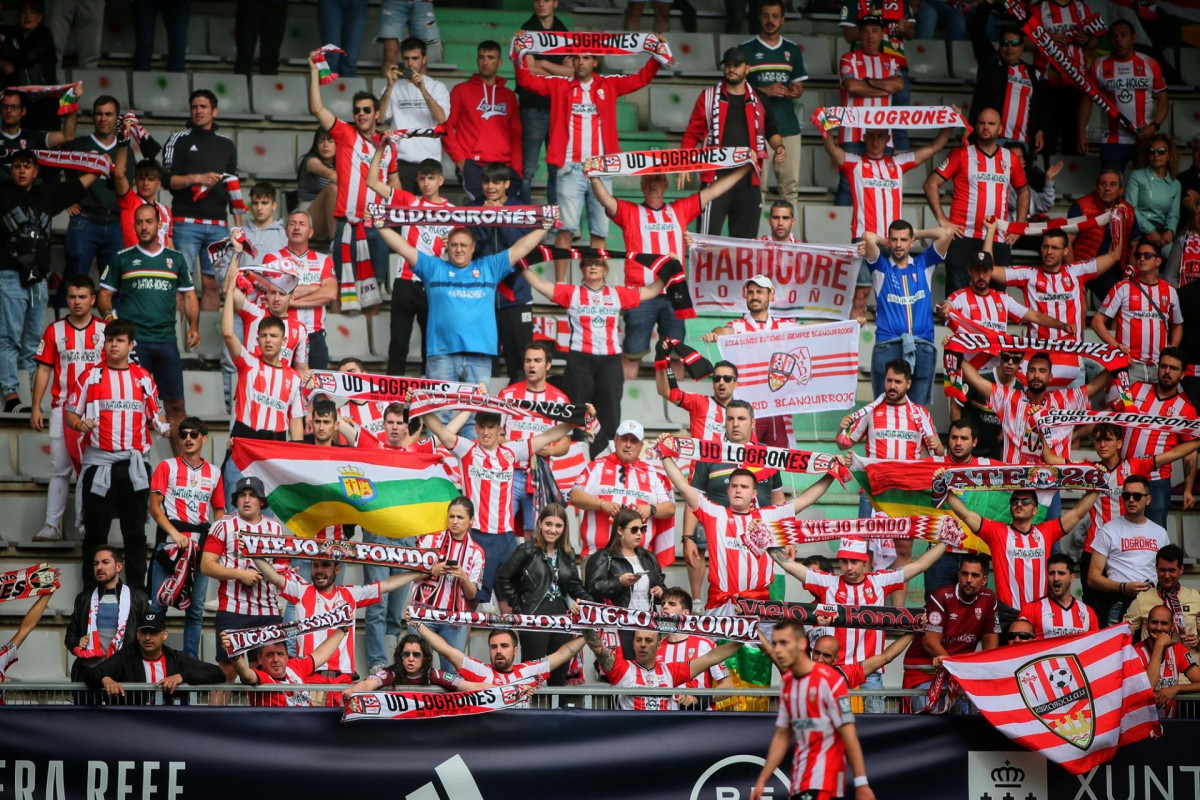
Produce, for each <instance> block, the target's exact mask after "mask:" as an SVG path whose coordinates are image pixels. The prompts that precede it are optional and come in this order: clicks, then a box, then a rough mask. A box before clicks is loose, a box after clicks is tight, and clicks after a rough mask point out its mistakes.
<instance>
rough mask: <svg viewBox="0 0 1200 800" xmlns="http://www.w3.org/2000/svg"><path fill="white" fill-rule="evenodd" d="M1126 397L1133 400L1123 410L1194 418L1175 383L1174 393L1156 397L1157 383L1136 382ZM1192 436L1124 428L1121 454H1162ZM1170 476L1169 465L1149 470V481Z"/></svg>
mask: <svg viewBox="0 0 1200 800" xmlns="http://www.w3.org/2000/svg"><path fill="white" fill-rule="evenodd" d="M1129 396H1130V398H1132V400H1133V407H1132V408H1128V409H1126V410H1127V411H1140V412H1141V413H1143V414H1153V415H1155V416H1158V417H1189V418H1192V419H1194V418H1195V417H1196V409H1195V407H1194V406H1193V405H1192V404H1191V401H1189V400H1188V398H1187V395H1186V394H1184V393H1183V392H1182V391H1180V389H1179V387H1178V386H1176V387H1175V394H1173V395H1171V396H1170V397H1159V395H1158V384H1157V383H1146V382H1143V381H1138V382H1137V383H1135V384H1133V386H1131V387H1129ZM1194 438H1195V437H1194V436H1189V435H1187V434H1184V435H1183V436H1180V435H1179V434H1174V433H1163V432H1161V431H1151V430H1146V429H1145V428H1138V427H1128V428H1125V439H1124V440H1123V441H1122V442H1121V457H1122V458H1134V457H1138V456H1141V457H1145V458H1148V457H1150V456H1155V455H1158V454H1159V453H1165V452H1166V451H1168V450H1170V449H1171V448H1172V447H1175V446H1176V445H1178V444H1179V443H1180V442H1181V441H1183V442H1190V441H1191V440H1192V439H1194ZM1170 477H1171V465H1170V464H1168V465H1166V466H1165V467H1162V468H1161V469H1156V470H1154V471H1153V472H1152V473H1150V479H1151V480H1159V479H1160V478H1170ZM1118 513H1119V512H1118Z"/></svg>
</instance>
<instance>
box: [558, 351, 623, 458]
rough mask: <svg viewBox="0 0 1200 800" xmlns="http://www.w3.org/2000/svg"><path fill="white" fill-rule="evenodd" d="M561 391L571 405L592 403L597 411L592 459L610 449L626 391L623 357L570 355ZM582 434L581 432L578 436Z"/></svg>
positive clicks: (568, 354)
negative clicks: (596, 431) (564, 393)
mask: <svg viewBox="0 0 1200 800" xmlns="http://www.w3.org/2000/svg"><path fill="white" fill-rule="evenodd" d="M562 390H563V391H564V392H566V393H567V397H569V398H570V399H571V402H572V403H591V404H592V405H594V406H595V407H596V419H597V420H598V421H599V423H600V434H599V435H598V436H597V437H596V440H595V441H594V442H592V447H591V457H592V458H595V457H596V456H597V455H599V454H600V451H601V450H603V449H604V448H605V447H607V446H608V442H609V440H610V439H612V438H613V436H615V435H616V433H617V426H618V425H620V424H621V394H622V393H623V392H624V390H625V372H624V370H623V369H622V367H621V356H619V355H614V356H592V355H587V354H585V353H577V352H575V351H574V350H572V351H571V352H569V353H567V369H566V371H565V372H564V373H563V380H562ZM581 434H582V431H579V432H577V435H581Z"/></svg>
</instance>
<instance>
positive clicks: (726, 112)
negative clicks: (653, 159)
mask: <svg viewBox="0 0 1200 800" xmlns="http://www.w3.org/2000/svg"><path fill="white" fill-rule="evenodd" d="M748 61H749V59H748V58H747V56H746V52H745V51H744V50H742V49H741V48H739V47H731V48H729V49H728V50H726V51H725V55H724V57H723V58H722V59H721V69H722V71H723V72H724V75H725V77H724V80H722V81H721V82H720V83H718V84H717V85H716V86H711V87H709V88H708V89H705V90H704V92H703V93H702V94H701V95H700V96H699V97H697V98H696V105H695V106H694V107H693V108H692V118H691V119H690V120H688V126H687V130H686V131H684V134H683V142H682V143H681V144H680V147H682V148H683V149H685V150H686V149H688V148H691V147H749V148H751V149H752V150H753V151H754V153H755V155H756V156H757V157H758V159H759V170H758V171H756V172H748V173H746V174H744V175H742V177H741V179H739V180H738V182H737V183H736V184H735V185H734V186H733V188H732V189H730V190H729V191H727V192H726V193H725V194H724V195H723V196H721V197H717V198H714V199H713V201H712V202H711V203H710V204H709V206H708V207H707V208H706V209H705V210H704V223H703V230H704V232H705V233H707V234H709V235H710V236H719V235H720V234H721V228H722V227H723V226H724V224H725V218H726V217H728V218H729V235H730V236H733V237H735V238H739V239H753V238H755V237H757V236H758V223H759V218H760V217H761V214H762V193H761V190H760V189H759V178H760V173H761V171H762V169H761V168H762V165H763V163H764V162H765V161H766V157H767V145H770V146H771V149H772V150H774V151H775V158H774V162H775V164H776V167H777V168H779V165H781V164H783V162H784V160H785V159H786V158H787V148H785V147H784V146H783V137H782V136H780V135H779V129H778V127H777V126H776V124H775V114H774V112H772V111H771V106H770V105H769V104H767V103H766V102H765V101H764V100H763V98H762V97H760V96H759V94H758V92H756V91H755V90H754V89H753V88H751V86H750V84H749V83H747V82H746V76H747V75H749V74H750V66H749V64H748ZM687 176H688V173H686V172H681V173H680V174H679V177H678V179H677V184H676V185H677V187H678V188H680V189H682V188H683V186H684V184H686V183H687ZM716 177H717V176H716V174H715V173H712V172H706V173H702V174H701V175H700V180H701V182H702V183H703V184H704V185H705V186H708V185H710V184H712V183H713V182H714V180H715V179H716Z"/></svg>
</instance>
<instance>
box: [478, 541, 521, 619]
mask: <svg viewBox="0 0 1200 800" xmlns="http://www.w3.org/2000/svg"><path fill="white" fill-rule="evenodd" d="M471 538H472V540H474V542H475V544H477V545H479V546H480V547H482V548H483V576H482V577H481V578H480V579H479V592H478V593H477V594H476V595H475V599H476V600H478V601H479V602H480V603H488V602H491V599H492V585H493V584H494V583H495V582H496V573H497V572H499V571H500V567H501V565H503V564H504V562H505V561H508V559H509V557H510V556H512V554H513V553H514V552H515V551H516V549H517V536H516V534H514V533H481V532H479V531H475V530H473V531H471Z"/></svg>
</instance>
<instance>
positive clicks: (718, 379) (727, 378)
mask: <svg viewBox="0 0 1200 800" xmlns="http://www.w3.org/2000/svg"><path fill="white" fill-rule="evenodd" d="M712 380H713V383H733V382H734V381H736V380H737V378H735V377H733V376H732V375H713V376H712Z"/></svg>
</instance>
